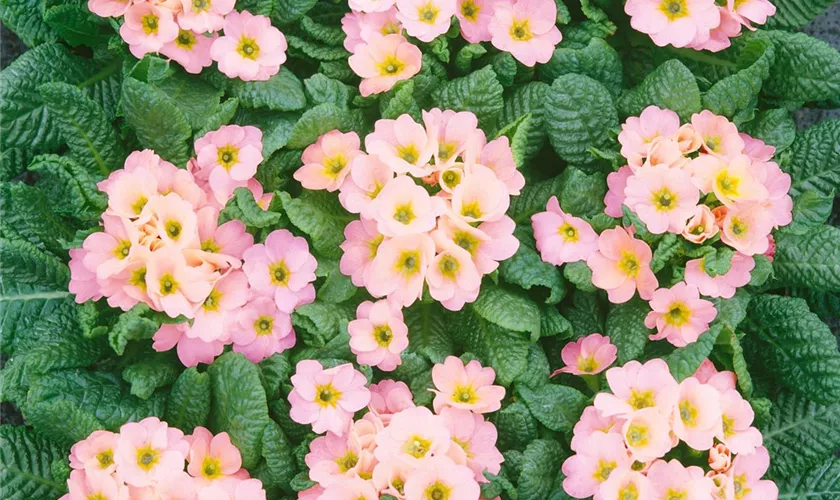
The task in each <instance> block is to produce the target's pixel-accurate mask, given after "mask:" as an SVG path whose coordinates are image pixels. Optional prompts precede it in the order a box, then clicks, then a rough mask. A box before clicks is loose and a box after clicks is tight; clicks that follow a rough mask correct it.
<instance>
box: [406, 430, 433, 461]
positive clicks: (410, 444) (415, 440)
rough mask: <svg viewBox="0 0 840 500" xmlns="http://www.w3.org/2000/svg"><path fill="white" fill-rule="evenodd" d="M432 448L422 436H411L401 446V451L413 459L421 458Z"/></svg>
mask: <svg viewBox="0 0 840 500" xmlns="http://www.w3.org/2000/svg"><path fill="white" fill-rule="evenodd" d="M431 447H432V442H431V440H429V439H426V438H424V437H422V436H418V435H416V434H415V435H414V436H411V437H410V438H409V439H408V440H407V441H406V442H405V444H404V445H403V451H404V452H405V453H406V454H408V455H411V456H412V457H414V458H423V457H425V456H426V453H428V452H429V448H431Z"/></svg>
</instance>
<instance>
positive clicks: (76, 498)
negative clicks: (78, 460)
mask: <svg viewBox="0 0 840 500" xmlns="http://www.w3.org/2000/svg"><path fill="white" fill-rule="evenodd" d="M67 488H68V490H69V493H68V494H67V495H65V496H64V497H62V498H66V499H67V500H89V499H91V498H93V499H96V500H129V491H128V487H127V486H126V485H125V484H124V483H123V482H122V481H121V480H120V478H119V477H117V476H115V475H113V474H108V473H106V472H104V471H99V470H94V469H88V470H74V471H73V472H71V473H70V479H68V480H67Z"/></svg>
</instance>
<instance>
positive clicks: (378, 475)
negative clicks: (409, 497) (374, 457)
mask: <svg viewBox="0 0 840 500" xmlns="http://www.w3.org/2000/svg"><path fill="white" fill-rule="evenodd" d="M414 471H415V468H414V467H413V466H412V465H411V464H406V463H403V462H399V461H391V462H379V463H377V464H376V467H374V468H373V479H372V481H373V485H374V487H375V488H376V489H377V490H378V491H379V493H380V494H381V495H391V496H394V497H396V498H399V499H403V498H404V493H405V482H406V481H407V480H408V477H409V476H410V475H411V474H412V473H413V472H414Z"/></svg>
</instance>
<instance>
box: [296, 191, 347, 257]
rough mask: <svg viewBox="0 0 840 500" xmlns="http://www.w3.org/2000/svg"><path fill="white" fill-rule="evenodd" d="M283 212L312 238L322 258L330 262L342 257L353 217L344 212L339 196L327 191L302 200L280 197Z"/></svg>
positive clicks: (314, 192)
mask: <svg viewBox="0 0 840 500" xmlns="http://www.w3.org/2000/svg"><path fill="white" fill-rule="evenodd" d="M280 198H281V200H282V203H283V211H284V212H285V213H286V215H287V216H288V217H289V220H290V221H291V222H292V224H294V225H295V227H297V228H298V229H300V230H301V231H303V232H304V233H306V234H307V235H309V241H311V242H312V246H313V247H314V248H315V251H316V252H318V254H319V255H323V256H324V257H327V258H330V259H338V258H340V257H341V254H342V251H341V249H340V248H339V245H340V244H341V243H342V242H343V241H344V228H345V227H346V226H347V224H348V223H350V221H352V220H353V217H352V216H351V215H350V214H348V213H347V211H346V210H344V207H342V206H341V204H340V203H339V202H338V199H337V198H336V197H335V195H332V194H330V193H327V192H326V191H304V192H303V193H302V194H301V195H300V196H299V197H298V198H292V197H291V196H289V195H288V193H280Z"/></svg>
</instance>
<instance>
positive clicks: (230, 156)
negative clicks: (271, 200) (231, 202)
mask: <svg viewBox="0 0 840 500" xmlns="http://www.w3.org/2000/svg"><path fill="white" fill-rule="evenodd" d="M195 152H196V156H197V159H198V165H199V166H200V167H201V168H202V170H205V169H206V171H207V172H209V182H210V187H211V188H212V189H213V192H214V193H215V194H216V200H217V201H218V202H219V203H220V204H224V201H223V200H225V201H226V199H227V198H229V197H230V195H231V193H233V190H234V189H235V188H237V187H243V186H245V183H246V181H248V179H250V178H252V177H253V176H254V174H256V173H257V166H259V164H260V163H261V162H262V161H263V156H262V132H261V131H260V129H258V128H256V127H251V126H247V127H240V126H239V125H224V126H222V127H221V128H219V130H216V131H214V132H208V133H206V134H204V135H203V136H202V137H201V138H200V139H198V140H197V141H195Z"/></svg>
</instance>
